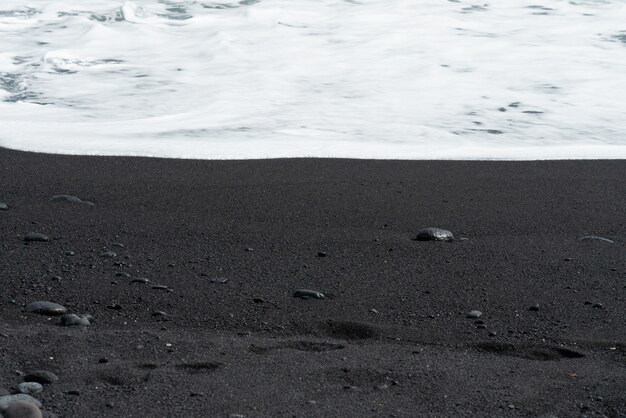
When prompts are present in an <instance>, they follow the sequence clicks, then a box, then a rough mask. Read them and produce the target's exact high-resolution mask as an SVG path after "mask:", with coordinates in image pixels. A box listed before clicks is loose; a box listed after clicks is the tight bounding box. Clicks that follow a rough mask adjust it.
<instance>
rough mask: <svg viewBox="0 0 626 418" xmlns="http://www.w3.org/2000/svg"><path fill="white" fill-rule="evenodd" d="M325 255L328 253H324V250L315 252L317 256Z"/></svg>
mask: <svg viewBox="0 0 626 418" xmlns="http://www.w3.org/2000/svg"><path fill="white" fill-rule="evenodd" d="M327 255H328V254H327V253H325V252H324V251H320V252H318V253H317V256H318V257H326V256H327Z"/></svg>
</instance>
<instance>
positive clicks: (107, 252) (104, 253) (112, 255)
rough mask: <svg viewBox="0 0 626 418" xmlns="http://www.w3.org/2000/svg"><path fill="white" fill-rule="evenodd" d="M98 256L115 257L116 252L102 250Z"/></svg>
mask: <svg viewBox="0 0 626 418" xmlns="http://www.w3.org/2000/svg"><path fill="white" fill-rule="evenodd" d="M100 257H106V258H113V257H117V254H115V253H114V252H113V251H103V252H101V253H100Z"/></svg>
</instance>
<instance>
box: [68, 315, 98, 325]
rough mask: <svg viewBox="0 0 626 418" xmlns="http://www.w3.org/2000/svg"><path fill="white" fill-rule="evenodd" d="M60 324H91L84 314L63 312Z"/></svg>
mask: <svg viewBox="0 0 626 418" xmlns="http://www.w3.org/2000/svg"><path fill="white" fill-rule="evenodd" d="M61 324H62V325H64V326H66V327H71V326H73V325H78V326H88V325H91V322H89V319H88V318H87V316H86V315H76V314H65V315H63V316H61Z"/></svg>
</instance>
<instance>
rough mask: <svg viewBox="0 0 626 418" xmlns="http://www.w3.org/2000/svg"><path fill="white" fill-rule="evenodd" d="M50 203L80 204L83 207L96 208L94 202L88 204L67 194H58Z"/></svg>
mask: <svg viewBox="0 0 626 418" xmlns="http://www.w3.org/2000/svg"><path fill="white" fill-rule="evenodd" d="M50 202H65V203H78V204H81V205H87V206H94V204H93V202H88V201H86V200H83V199H81V198H80V197H76V196H70V195H67V194H58V195H56V196H52V197H51V198H50Z"/></svg>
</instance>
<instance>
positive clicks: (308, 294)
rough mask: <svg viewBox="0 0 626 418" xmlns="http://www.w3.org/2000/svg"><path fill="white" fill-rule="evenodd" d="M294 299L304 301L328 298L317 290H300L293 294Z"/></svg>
mask: <svg viewBox="0 0 626 418" xmlns="http://www.w3.org/2000/svg"><path fill="white" fill-rule="evenodd" d="M293 297H294V298H302V299H324V298H325V297H326V296H325V295H324V294H323V293H322V292H318V291H317V290H310V289H298V290H296V291H295V292H293Z"/></svg>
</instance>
